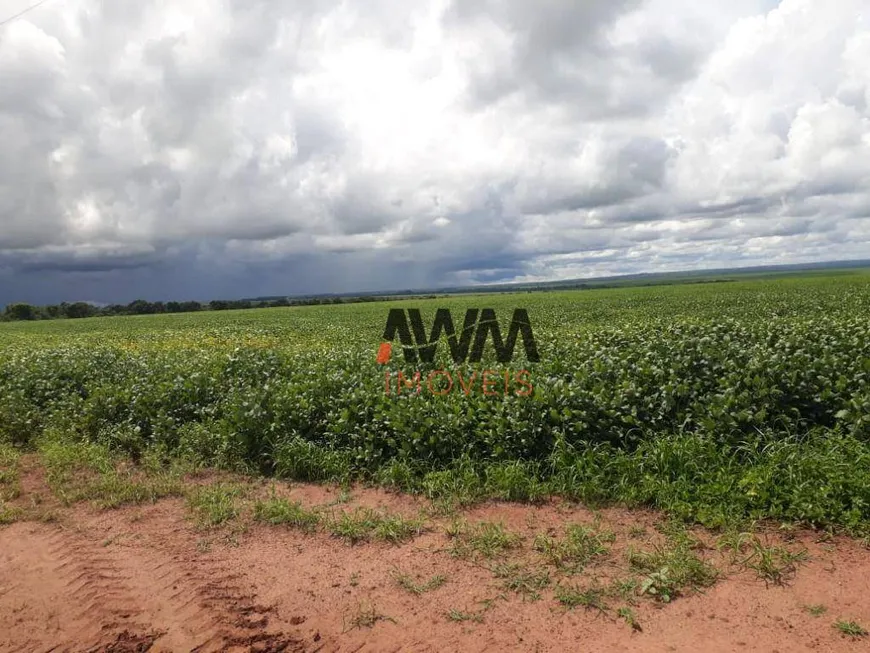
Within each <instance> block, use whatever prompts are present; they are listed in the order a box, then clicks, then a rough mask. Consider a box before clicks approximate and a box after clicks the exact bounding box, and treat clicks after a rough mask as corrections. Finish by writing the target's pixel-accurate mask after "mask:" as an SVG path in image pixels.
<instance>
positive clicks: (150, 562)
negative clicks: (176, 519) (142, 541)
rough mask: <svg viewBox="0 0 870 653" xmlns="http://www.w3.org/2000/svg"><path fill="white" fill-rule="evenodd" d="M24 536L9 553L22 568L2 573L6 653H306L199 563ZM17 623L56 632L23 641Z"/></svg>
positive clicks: (82, 539) (38, 530) (0, 624)
mask: <svg viewBox="0 0 870 653" xmlns="http://www.w3.org/2000/svg"><path fill="white" fill-rule="evenodd" d="M17 526H18V525H16V526H15V527H12V528H8V529H5V530H4V531H2V532H0V549H2V550H3V551H4V552H7V555H5V556H3V558H0V560H2V559H4V558H8V559H9V560H10V561H12V564H10V565H6V564H4V565H3V567H2V568H0V590H2V594H0V632H5V633H8V635H7V636H6V638H5V639H4V637H3V636H0V650H3V651H6V650H9V651H13V650H22V651H88V652H89V653H98V652H99V653H108V652H121V651H197V652H198V653H200V652H201V653H210V652H212V651H262V652H267V651H268V652H273V651H274V652H277V651H303V650H305V647H304V646H303V645H302V644H301V643H300V641H299V640H298V639H296V638H294V637H292V636H290V635H287V634H285V633H284V632H282V631H280V630H276V629H274V628H270V623H269V622H270V617H271V616H272V614H273V612H274V609H273V608H272V607H271V606H264V605H260V604H258V603H257V601H256V596H255V595H254V594H253V593H251V592H250V591H248V590H247V589H246V588H244V587H242V586H241V585H240V584H238V583H237V582H235V581H236V580H238V579H236V578H234V577H233V576H232V575H230V574H228V573H225V572H223V571H222V570H221V569H219V568H215V566H214V565H210V564H208V562H207V561H204V560H202V559H199V558H197V557H196V556H193V555H185V554H183V553H178V552H173V551H172V550H171V548H170V549H168V550H160V549H154V548H151V547H146V546H141V545H128V546H117V545H114V546H104V545H103V543H101V542H100V541H99V540H98V539H97V538H96V536H94V535H92V534H89V533H87V532H76V531H73V530H70V529H64V528H58V527H47V526H41V525H40V526H33V525H29V526H24V525H22V527H20V528H19V527H17ZM7 547H10V548H7ZM4 562H5V560H4ZM37 590H38V591H37ZM6 615H9V618H7V617H6ZM17 621H18V622H20V623H29V624H33V623H46V625H47V628H46V629H45V631H43V632H41V633H32V632H28V631H27V630H24V629H19V630H17V631H16V628H15V623H16V622H17ZM28 630H29V629H28Z"/></svg>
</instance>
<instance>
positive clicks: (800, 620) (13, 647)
mask: <svg viewBox="0 0 870 653" xmlns="http://www.w3.org/2000/svg"><path fill="white" fill-rule="evenodd" d="M221 480H223V477H221ZM208 482H209V479H208V478H207V477H206V478H202V477H200V478H198V479H197V481H196V483H197V484H198V486H202V485H207V484H208ZM246 483H247V486H246V492H247V494H246V495H245V498H244V499H243V500H241V499H240V500H239V501H240V502H241V503H240V507H239V509H238V510H237V511H236V512H235V513H232V514H233V517H232V518H228V519H227V520H226V521H224V522H222V523H220V524H219V525H216V526H212V527H206V526H203V524H202V523H200V522H198V521H197V520H196V519H195V515H192V513H191V509H190V505H189V502H188V501H187V500H186V499H185V498H178V497H176V498H164V499H160V500H158V501H156V502H146V503H142V504H139V505H125V506H121V507H119V508H115V509H109V510H106V509H99V508H97V507H95V506H93V505H91V504H90V503H88V502H83V503H78V504H75V505H73V506H71V507H64V506H63V505H61V504H60V503H58V502H57V501H56V499H55V498H53V495H52V491H51V489H49V488H48V487H47V486H46V485H45V481H44V478H43V475H42V474H41V472H40V471H39V470H38V468H37V466H36V465H34V464H32V461H24V463H23V464H22V474H21V483H20V485H21V493H20V495H19V496H18V497H16V498H15V499H14V501H12V502H10V503H11V504H12V505H14V506H17V507H20V508H21V510H22V518H21V519H19V520H18V521H15V522H14V523H11V524H9V525H6V526H3V527H0V651H49V650H52V651H102V652H108V651H125V652H126V651H154V652H156V651H564V650H584V651H614V650H618V651H697V650H704V651H764V652H765V653H768V652H771V651H781V652H782V653H785V652H792V651H864V650H867V646H868V641H870V638H867V637H860V636H849V635H847V634H844V633H842V632H841V630H840V629H838V628H837V627H836V626H835V623H836V622H837V621H839V620H841V621H853V622H856V623H857V624H861V625H863V626H865V627H866V626H868V625H870V598H868V595H867V579H868V578H870V551H868V549H867V548H866V547H865V546H864V545H863V543H862V542H860V541H858V540H854V539H850V538H846V537H839V536H838V537H823V536H822V534H820V533H815V532H810V531H795V532H785V533H784V532H780V531H777V530H770V529H769V530H768V531H764V530H763V529H762V530H759V531H758V532H756V533H755V537H756V538H757V540H758V541H759V542H761V543H763V547H762V548H757V549H753V548H752V546H750V544H749V543H750V542H751V540H750V539H747V540H746V541H745V542H743V543H742V544H741V543H737V544H734V545H733V546H732V547H731V548H730V549H727V548H723V546H722V542H723V538H722V537H721V536H717V535H714V534H711V533H707V532H703V531H694V530H689V531H683V532H681V533H680V534H679V538H683V539H682V540H680V541H682V542H684V545H682V546H683V548H679V546H678V545H677V544H674V542H676V541H677V540H675V539H674V537H675V536H674V535H673V534H669V532H668V530H667V528H666V524H665V522H664V520H663V518H662V516H661V515H659V514H656V513H654V512H647V511H627V510H620V509H607V510H602V511H591V510H588V509H585V508H583V507H579V506H571V505H567V504H564V503H560V502H555V501H554V502H550V503H546V504H543V505H538V506H530V505H517V504H501V503H488V504H485V505H481V506H478V507H475V508H472V509H468V510H463V511H459V512H456V513H453V514H447V515H443V514H434V513H431V512H429V513H426V512H425V511H426V509H427V502H425V501H421V500H419V499H416V498H412V497H407V496H402V495H397V494H391V493H387V492H384V491H381V490H372V489H366V488H352V489H351V490H350V491H349V492H348V491H342V490H341V489H339V488H328V487H323V486H313V485H304V484H292V485H289V484H276V485H274V486H273V485H272V484H268V483H262V482H251V481H247V482H246ZM270 497H271V498H275V497H278V498H285V499H287V500H289V501H291V502H295V501H299V502H300V504H301V505H302V506H304V507H306V509H311V510H315V509H316V510H317V511H318V512H317V514H319V515H322V516H323V517H322V518H323V520H326V519H336V518H338V517H340V516H341V515H342V514H345V513H346V514H349V515H353V514H356V513H355V512H354V511H356V510H358V509H361V508H364V509H369V510H371V511H375V512H377V513H378V514H384V515H387V514H395V515H401V516H403V518H407V519H412V518H417V517H420V516H421V515H423V516H422V517H420V518H421V519H425V527H424V528H422V529H421V530H420V531H419V532H415V533H414V535H413V536H409V537H406V538H401V539H400V541H397V542H392V541H388V540H386V539H382V538H381V539H379V538H378V537H375V536H372V537H368V538H362V539H360V540H358V541H356V543H353V544H351V543H350V541H349V539H348V538H346V537H343V536H341V535H340V534H336V532H333V531H330V530H329V528H321V527H318V528H313V529H311V528H309V529H304V528H298V527H293V526H288V525H287V524H279V525H272V524H266V523H263V522H262V521H257V520H256V519H254V518H253V517H252V515H253V510H252V509H250V507H251V505H252V504H253V502H255V501H256V500H258V499H259V500H265V499H267V498H270ZM245 502H247V503H245ZM324 523H326V522H325V521H324ZM481 523H482V524H484V525H490V526H492V528H489V527H486V528H483V527H481V528H480V530H475V529H476V528H478V526H479V525H480V524H481ZM566 524H575V525H579V526H581V527H582V528H581V530H579V531H578V533H579V534H580V535H581V536H582V538H581V539H578V540H576V541H573V540H572V543H573V544H572V546H574V547H575V548H566V547H567V546H568V544H566V543H567V542H568V540H567V539H566V537H565V532H566V531H565V527H566ZM495 525H498V528H496V526H495ZM663 525H664V526H663ZM487 529H489V530H487ZM499 529H501V530H499ZM373 532H374V531H373ZM502 535H504V537H502ZM548 538H549V539H548ZM583 538H587V539H583ZM460 544H461V546H460ZM581 545H582V546H581ZM587 545H588V546H587ZM559 547H562V548H559ZM578 547H579V548H578ZM583 547H586V548H583ZM669 547H670V548H669ZM677 550H679V551H680V552H681V554H680V555H683V554H684V555H686V556H689V558H691V559H692V560H695V559H697V560H699V561H701V562H703V563H709V564H710V565H712V566H713V567H715V569H716V570H717V574H718V576H717V578H716V580H715V583H713V584H712V585H710V586H706V587H704V586H691V587H689V586H687V587H684V588H683V590H682V591H681V592H678V593H676V594H675V595H674V596H673V597H672V598H671V600H670V601H669V602H663V601H661V600H656V598H655V597H653V596H651V595H650V594H649V593H643V592H641V590H642V585H635V586H632V585H631V584H630V583H629V581H630V580H631V579H632V578H634V579H635V580H637V581H640V582H641V583H643V582H644V581H645V580H646V579H648V578H649V576H650V574H651V572H649V571H648V570H645V568H644V567H643V565H644V564H646V563H647V562H649V555H652V554H651V552H655V551H661V552H664V553H666V554H667V555H672V554H673V552H674V551H677ZM633 551H634V552H640V553H642V554H643V555H647V557H646V558H644V557H643V556H642V555H641V556H640V558H639V562H638V561H637V560H635V562H634V563H631V562H630V560H632V552H633ZM754 551H756V552H757V551H761V552H765V555H768V554H769V555H770V557H771V560H767V558H765V557H764V556H762V555H755V553H753V552H754ZM783 551H790V552H801V555H800V556H799V559H797V560H796V561H795V562H794V564H789V559H785V560H783V559H782V558H781V557H779V558H777V557H776V555H774V553H776V552H779V553H782V552H783ZM771 552H773V553H771ZM587 554H588V557H587ZM673 555H675V554H673ZM693 556H694V557H693ZM636 557H637V556H636ZM672 558H673V560H677V558H676V557H673V556H672ZM672 558H666V559H667V560H672ZM554 561H558V562H559V564H558V565H557V564H555V563H554ZM578 561H581V562H582V564H581V563H580V562H578ZM569 563H570V564H569ZM656 564H658V563H656ZM669 564H676V563H674V562H673V561H672V562H671V563H669ZM560 565H561V566H560ZM762 571H765V572H768V573H767V576H765V575H764V574H763V573H762ZM774 572H781V573H780V574H779V575H778V574H777V573H774ZM544 579H546V580H544ZM620 583H622V585H620ZM619 587H622V590H621V591H622V594H621V595H620V594H619V591H617V589H615V588H619ZM560 596H561V597H563V598H561V599H560V598H559V597H560ZM565 597H567V598H565ZM563 599H564V600H563Z"/></svg>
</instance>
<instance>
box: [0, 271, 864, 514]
mask: <svg viewBox="0 0 870 653" xmlns="http://www.w3.org/2000/svg"><path fill="white" fill-rule="evenodd" d="M397 306H399V307H417V308H420V309H421V310H422V312H423V316H424V320H425V322H426V325H427V329H428V328H429V327H430V325H431V321H432V318H433V317H434V313H435V309H436V308H439V307H442V306H443V307H448V308H450V309H451V310H452V312H453V315H454V319H455V320H458V321H460V322H461V320H462V316H463V311H464V309H465V308H467V307H476V308H494V309H496V311H497V314H498V315H499V317H500V319H503V320H504V321H503V329H505V328H506V326H507V321H508V320H509V319H510V315H511V312H512V310H513V309H514V308H526V309H527V310H528V312H529V315H530V318H531V322H532V326H533V329H534V333H535V338H536V340H537V344H538V349H539V351H540V355H541V360H540V362H538V363H528V362H526V361H525V359H524V355H523V347H522V345H521V343H520V344H518V346H517V348H516V357H515V359H514V361H513V363H511V364H509V365H504V364H499V363H497V362H495V360H494V352H493V350H492V349H491V347H488V349H487V353H486V357H485V359H484V361H483V363H482V364H481V365H478V366H477V367H476V368H473V367H472V366H463V367H462V368H461V369H460V370H459V371H460V372H462V373H463V374H464V375H465V377H466V378H470V377H471V376H472V375H473V374H474V371H475V370H477V371H478V372H482V370H483V369H493V370H497V371H499V374H501V373H502V371H503V370H504V369H505V368H506V367H510V368H512V372H511V373H514V372H516V371H517V370H520V369H526V370H528V372H529V375H530V379H531V383H532V384H533V386H534V392H533V394H532V395H531V396H518V395H517V394H516V393H514V392H507V393H505V392H504V388H503V387H502V386H501V385H500V384H499V383H496V384H495V386H494V387H495V388H496V389H497V390H500V391H499V392H496V393H495V394H494V395H486V394H484V393H483V392H482V391H481V386H480V383H479V382H478V384H477V385H476V386H475V387H474V388H473V389H472V390H471V391H469V392H460V391H457V390H456V389H455V388H454V391H452V392H450V393H447V394H445V395H443V396H435V395H433V394H432V393H431V392H428V391H423V392H420V393H419V394H415V393H414V392H411V391H408V390H406V391H405V392H402V393H401V394H399V393H397V392H396V387H395V382H394V383H393V386H392V392H391V393H390V394H387V393H386V392H385V369H389V370H392V371H393V372H396V371H398V369H400V367H401V368H403V369H404V370H405V373H406V374H408V375H410V374H411V373H412V372H413V369H412V368H411V367H406V366H405V365H404V363H403V361H402V360H401V356H394V357H393V360H392V362H391V363H390V364H389V365H388V366H387V367H386V368H385V367H384V366H380V365H378V364H377V363H376V360H375V357H376V354H377V350H378V345H379V343H380V341H381V335H382V332H383V330H384V325H385V321H386V316H387V312H388V309H389V308H391V307H397ZM397 351H398V350H397ZM448 355H449V349H448V347H447V345H446V343H445V344H442V345H441V346H440V347H439V350H438V360H437V361H436V363H435V364H434V365H432V364H429V365H426V366H425V367H420V368H415V369H422V371H423V373H424V374H425V373H426V372H427V371H430V370H433V369H447V370H452V371H453V372H454V373H455V372H456V371H457V370H456V368H455V366H454V365H453V363H452V361H450V360H449V359H448ZM499 378H500V377H499ZM52 439H55V440H56V439H63V440H65V441H66V442H70V441H74V442H77V443H79V442H80V443H82V446H84V444H85V443H89V444H90V445H96V446H99V447H102V448H104V450H106V451H107V452H110V453H111V455H113V456H118V457H132V459H133V460H134V461H136V460H140V459H141V458H142V457H143V456H148V457H149V459H154V458H155V457H156V458H159V459H161V460H164V461H166V462H167V464H168V462H169V461H173V460H185V461H188V462H191V463H195V464H200V465H203V466H210V467H220V468H229V469H234V470H241V471H245V472H251V473H256V474H267V475H274V476H277V477H281V478H288V479H300V480H313V481H364V482H371V483H376V484H379V485H385V486H389V487H393V488H397V489H401V490H404V491H409V492H419V493H423V494H425V495H426V496H428V497H431V498H433V499H444V500H453V501H459V502H466V503H467V502H473V501H476V500H478V499H481V498H484V497H495V498H501V499H509V500H535V499H538V498H541V497H544V496H547V495H559V496H563V497H568V498H572V499H580V500H583V501H586V502H594V503H609V502H617V503H621V504H626V505H646V506H653V507H658V508H661V509H664V510H665V511H667V512H668V513H670V514H672V515H674V516H676V517H680V518H685V519H689V520H694V521H698V522H701V523H703V524H706V525H710V526H716V525H724V524H727V523H731V522H733V521H735V520H738V521H739V520H746V519H755V518H773V519H777V520H783V521H792V522H802V523H809V524H813V525H817V526H842V527H846V528H849V529H857V530H863V529H865V528H866V526H867V524H868V523H870V274H867V273H865V272H853V273H850V274H843V273H838V274H831V275H822V274H815V275H812V276H806V277H786V278H776V279H753V280H748V281H739V282H727V283H717V284H703V285H688V284H687V285H673V286H661V287H644V288H618V289H606V290H605V289H598V290H595V289H593V290H583V291H563V292H550V293H513V294H498V295H495V294H488V295H484V296H474V295H464V296H456V297H451V298H447V299H436V300H425V301H413V302H409V301H406V302H373V303H366V304H349V305H336V306H311V307H294V308H275V309H257V310H248V311H223V312H207V313H191V314H174V315H154V316H140V317H114V318H112V317H108V318H92V319H79V320H57V321H42V322H27V323H25V322H17V323H6V324H0V443H5V445H6V446H7V447H8V446H10V445H12V446H15V447H23V448H27V447H31V448H33V447H39V446H40V442H44V441H47V440H52Z"/></svg>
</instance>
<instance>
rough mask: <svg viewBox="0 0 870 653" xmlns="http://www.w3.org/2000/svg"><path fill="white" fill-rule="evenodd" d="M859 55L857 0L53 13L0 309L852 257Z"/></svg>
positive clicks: (3, 231)
mask: <svg viewBox="0 0 870 653" xmlns="http://www.w3.org/2000/svg"><path fill="white" fill-rule="evenodd" d="M31 2H32V0H0V21H2V20H4V19H5V18H7V17H9V16H12V15H14V14H15V13H17V12H18V11H20V10H22V9H25V8H26V7H27V6H28V5H29V4H31ZM868 64H870V6H868V5H867V4H866V1H865V0H833V1H830V2H821V1H819V0H782V1H781V2H776V1H775V0H727V1H724V0H711V1H709V2H698V0H645V1H641V0H584V1H582V2H580V1H578V0H536V1H535V2H530V1H529V0H463V1H462V2H459V1H456V2H449V1H446V0H434V1H429V0H415V1H414V2H408V1H407V0H366V1H365V2H349V1H342V2H340V1H336V0H316V1H315V0H294V2H283V1H279V0H112V1H111V2H108V1H105V2H103V1H96V0H47V2H45V3H44V4H42V5H41V6H39V7H37V8H35V9H33V10H32V11H29V12H27V13H26V14H24V15H23V16H21V17H19V18H17V19H14V20H11V21H9V22H8V23H6V24H4V25H2V26H0V304H5V303H9V302H14V301H26V302H31V303H37V304H44V303H56V302H60V301H94V302H124V303H126V302H129V301H132V300H134V299H137V298H143V299H148V300H152V301H155V300H187V299H195V300H209V299H215V298H239V297H253V296H263V295H288V294H307V293H331V292H356V291H359V292H364V291H375V290H389V289H405V288H432V287H443V286H455V285H473V284H480V283H491V282H500V281H537V280H554V279H569V278H581V277H595V276H603V275H613V274H623V273H634V272H657V271H662V272H663V271H672V270H688V269H709V268H720V267H736V266H747V265H772V264H779V263H801V262H812V261H824V260H843V259H859V258H870V65H868Z"/></svg>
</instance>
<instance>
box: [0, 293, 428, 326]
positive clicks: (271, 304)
mask: <svg viewBox="0 0 870 653" xmlns="http://www.w3.org/2000/svg"><path fill="white" fill-rule="evenodd" d="M435 297H437V295H425V296H423V295H421V296H415V297H410V296H405V297H404V298H406V299H426V298H435ZM395 298H396V297H395V296H393V295H361V296H358V297H338V296H332V297H298V298H289V297H275V298H272V297H269V298H262V299H239V300H224V299H216V300H214V301H210V302H208V303H207V304H202V303H200V302H194V301H187V302H176V301H173V302H166V303H164V302H149V301H146V300H144V299H137V300H134V301H132V302H130V303H129V304H126V305H124V304H109V305H108V306H96V305H94V304H89V303H87V302H75V303H73V304H68V303H66V302H64V303H61V304H55V305H49V306H34V305H32V304H27V303H23V302H17V303H15V304H9V305H8V306H6V308H5V309H4V310H3V312H2V313H0V321H4V322H10V321H19V320H59V319H64V318H73V319H75V318H83V317H97V316H113V315H155V314H160V313H192V312H196V311H203V310H209V311H228V310H238V309H245V308H279V307H286V306H311V305H321V304H351V303H358V302H376V301H386V300H391V299H395Z"/></svg>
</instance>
